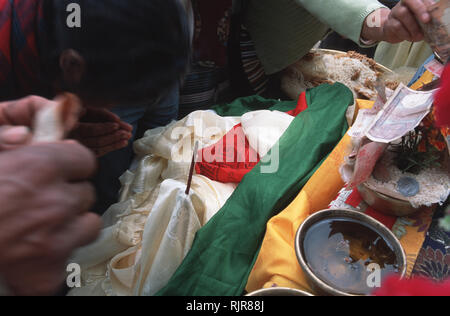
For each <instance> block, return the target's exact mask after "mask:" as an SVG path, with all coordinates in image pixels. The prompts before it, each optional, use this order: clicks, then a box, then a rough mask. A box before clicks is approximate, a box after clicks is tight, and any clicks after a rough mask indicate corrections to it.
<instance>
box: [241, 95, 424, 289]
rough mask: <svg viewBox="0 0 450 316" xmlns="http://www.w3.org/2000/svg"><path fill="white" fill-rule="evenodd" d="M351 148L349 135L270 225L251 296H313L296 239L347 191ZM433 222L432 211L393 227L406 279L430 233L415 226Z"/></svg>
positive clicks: (366, 105) (251, 280)
mask: <svg viewBox="0 0 450 316" xmlns="http://www.w3.org/2000/svg"><path fill="white" fill-rule="evenodd" d="M372 106H373V102H372V101H362V100H358V101H357V109H358V110H359V109H363V108H370V107H372ZM350 148H351V138H350V136H348V134H347V135H345V137H344V138H343V139H342V140H341V142H340V143H339V145H338V146H337V147H336V149H335V150H334V151H333V152H332V153H331V155H330V156H329V157H328V159H327V160H326V161H325V162H324V164H323V165H322V166H321V167H320V169H319V170H318V171H317V172H316V173H315V174H314V176H313V177H312V178H311V179H310V181H309V182H308V183H307V184H306V186H305V187H304V188H303V190H302V191H301V192H300V194H299V195H298V196H297V198H296V199H295V200H294V201H293V202H292V203H291V205H289V206H288V207H287V208H286V209H285V210H284V211H283V212H281V213H280V214H279V215H277V216H275V217H274V218H272V219H271V220H270V221H269V223H268V224H267V232H266V236H265V238H264V241H263V244H262V247H261V251H260V253H259V256H258V259H257V260H256V263H255V265H254V267H253V270H252V272H251V274H250V277H249V279H248V283H247V287H246V290H247V291H248V292H253V291H256V290H258V289H261V288H268V287H273V286H280V287H289V288H296V289H300V290H305V291H308V292H310V293H312V294H314V292H313V291H312V290H311V288H310V286H309V285H308V282H307V280H306V278H305V275H304V273H303V271H302V269H301V267H300V265H299V263H298V260H297V256H296V254H295V247H294V245H295V235H296V233H297V230H298V228H299V227H300V225H301V224H302V223H303V221H304V220H305V219H306V218H308V217H309V216H310V215H312V214H314V213H315V212H318V211H320V210H324V209H327V208H328V206H329V205H330V203H331V202H332V201H333V200H334V199H335V198H336V197H337V196H338V194H339V192H340V190H341V189H342V188H343V187H344V183H343V181H342V179H341V175H340V173H339V167H340V166H341V165H342V163H343V161H344V157H345V156H346V155H348V154H349V150H350ZM431 219H432V210H431V209H430V210H427V211H425V212H421V213H420V214H418V215H417V216H415V217H414V218H403V219H399V220H398V221H397V223H396V225H395V226H394V229H397V230H399V231H402V232H403V234H402V238H401V240H400V242H401V244H402V246H403V248H404V250H405V252H406V255H407V259H408V271H407V272H408V273H407V276H410V275H411V272H412V270H413V268H414V262H415V261H416V259H417V256H418V253H419V251H420V249H421V247H422V244H423V242H424V240H425V232H426V230H427V229H425V231H424V230H423V227H422V229H421V228H420V227H415V224H416V223H422V224H423V225H424V227H426V228H428V227H429V225H430V224H431ZM417 226H418V225H417ZM274 254H276V255H274Z"/></svg>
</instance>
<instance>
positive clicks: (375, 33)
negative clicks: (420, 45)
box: [362, 0, 433, 43]
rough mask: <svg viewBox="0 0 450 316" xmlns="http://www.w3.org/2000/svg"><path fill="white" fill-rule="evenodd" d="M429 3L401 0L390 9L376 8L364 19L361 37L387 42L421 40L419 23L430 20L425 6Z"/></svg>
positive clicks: (416, 0)
mask: <svg viewBox="0 0 450 316" xmlns="http://www.w3.org/2000/svg"><path fill="white" fill-rule="evenodd" d="M431 4H433V2H432V1H431V0H402V1H400V2H399V3H398V4H397V5H396V6H395V7H394V8H393V9H392V10H389V9H385V8H383V9H379V10H376V11H374V12H373V13H372V14H370V15H369V16H368V18H367V19H366V22H365V23H364V27H363V32H362V38H363V39H365V40H374V41H385V42H389V43H400V42H403V41H410V42H418V41H422V40H423V39H424V35H423V32H422V29H421V26H420V23H424V24H426V23H428V22H430V20H431V17H430V14H429V13H428V10H427V7H428V6H429V5H431Z"/></svg>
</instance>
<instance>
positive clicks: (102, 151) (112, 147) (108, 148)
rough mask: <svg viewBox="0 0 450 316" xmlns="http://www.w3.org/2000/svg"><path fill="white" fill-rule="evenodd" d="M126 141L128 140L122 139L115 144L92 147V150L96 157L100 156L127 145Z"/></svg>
mask: <svg viewBox="0 0 450 316" xmlns="http://www.w3.org/2000/svg"><path fill="white" fill-rule="evenodd" d="M128 143H129V142H128V141H126V140H124V141H121V142H119V143H115V144H112V145H109V146H105V147H102V148H94V149H93V151H94V153H95V154H96V155H97V157H102V156H104V155H106V154H109V153H110V152H113V151H116V150H119V149H122V148H125V147H127V146H128Z"/></svg>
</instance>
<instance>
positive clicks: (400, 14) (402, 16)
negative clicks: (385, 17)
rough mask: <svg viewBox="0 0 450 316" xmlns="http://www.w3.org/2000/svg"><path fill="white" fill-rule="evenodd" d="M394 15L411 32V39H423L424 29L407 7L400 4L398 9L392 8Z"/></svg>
mask: <svg viewBox="0 0 450 316" xmlns="http://www.w3.org/2000/svg"><path fill="white" fill-rule="evenodd" d="M392 16H393V17H395V18H396V19H397V20H399V21H400V22H401V23H402V24H403V28H404V29H406V30H407V31H408V33H409V34H410V37H409V40H410V41H415V42H416V41H420V40H422V39H423V33H422V29H421V27H420V25H419V24H418V23H417V20H416V18H415V17H414V15H412V14H411V11H410V10H409V9H408V8H407V7H405V6H400V7H398V8H397V9H394V10H392Z"/></svg>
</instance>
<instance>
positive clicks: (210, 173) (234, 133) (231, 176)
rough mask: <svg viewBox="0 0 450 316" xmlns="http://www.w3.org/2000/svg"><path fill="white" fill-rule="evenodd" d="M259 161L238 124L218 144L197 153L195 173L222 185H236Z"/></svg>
mask: <svg viewBox="0 0 450 316" xmlns="http://www.w3.org/2000/svg"><path fill="white" fill-rule="evenodd" d="M259 160H260V159H259V155H258V153H257V152H256V151H255V150H254V149H253V148H251V147H250V144H249V142H248V139H247V138H246V137H245V134H244V130H243V129H242V125H241V124H239V125H236V126H235V127H234V128H233V129H232V130H231V131H229V132H228V133H227V134H226V135H225V136H224V137H223V138H222V139H221V140H220V141H219V142H218V143H216V144H214V145H212V146H209V147H206V148H204V149H202V150H200V151H199V153H198V156H197V161H198V162H197V163H196V164H195V171H196V172H197V174H201V175H204V176H205V177H208V178H209V179H212V180H215V181H219V182H222V183H238V182H241V181H242V178H244V176H245V175H246V174H247V173H248V172H250V171H251V170H252V169H253V168H254V167H255V166H256V165H257V164H258V162H259Z"/></svg>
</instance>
